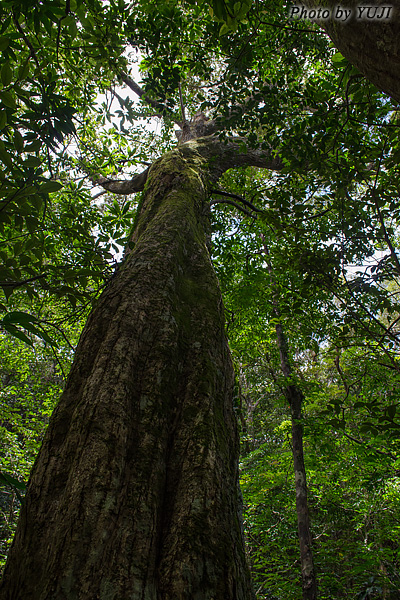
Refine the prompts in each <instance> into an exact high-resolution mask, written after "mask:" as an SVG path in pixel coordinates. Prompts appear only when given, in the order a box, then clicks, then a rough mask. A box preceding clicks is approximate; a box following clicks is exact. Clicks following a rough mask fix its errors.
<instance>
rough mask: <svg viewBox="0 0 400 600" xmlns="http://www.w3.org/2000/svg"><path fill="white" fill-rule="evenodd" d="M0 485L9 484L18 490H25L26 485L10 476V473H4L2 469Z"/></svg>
mask: <svg viewBox="0 0 400 600" xmlns="http://www.w3.org/2000/svg"><path fill="white" fill-rule="evenodd" d="M0 485H11V486H13V487H15V488H17V489H18V490H23V491H25V490H26V485H25V483H24V482H23V481H18V479H15V478H14V477H11V475H9V474H8V473H5V472H4V471H1V472H0Z"/></svg>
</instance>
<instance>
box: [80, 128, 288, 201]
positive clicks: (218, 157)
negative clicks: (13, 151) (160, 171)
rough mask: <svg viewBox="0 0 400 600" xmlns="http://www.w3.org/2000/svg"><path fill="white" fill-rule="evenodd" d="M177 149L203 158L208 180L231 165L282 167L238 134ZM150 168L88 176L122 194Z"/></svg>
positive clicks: (140, 184)
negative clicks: (122, 175) (117, 176)
mask: <svg viewBox="0 0 400 600" xmlns="http://www.w3.org/2000/svg"><path fill="white" fill-rule="evenodd" d="M179 152H180V154H181V156H182V158H187V159H189V158H193V156H195V155H200V156H201V157H203V158H205V159H206V160H207V163H208V175H209V178H210V180H211V182H215V181H217V180H218V179H219V178H220V177H221V175H222V174H223V173H224V172H225V171H227V170H228V169H233V168H235V167H260V168H264V169H270V170H273V171H279V170H280V169H281V168H282V161H281V159H280V157H279V156H278V155H276V154H275V153H274V152H273V151H272V150H263V149H260V148H247V147H246V140H245V139H243V138H239V137H236V138H234V137H232V138H228V139H226V140H224V141H221V140H220V139H219V138H218V137H216V136H215V137H214V136H208V137H205V138H199V139H196V140H189V141H188V142H185V143H184V144H182V145H181V146H180V147H179ZM150 168H151V167H149V168H148V169H146V170H145V171H143V173H140V174H139V175H135V176H134V177H133V178H132V179H130V180H128V181H125V180H124V181H122V180H115V181H114V180H112V179H109V178H108V177H101V176H97V177H92V178H91V180H92V181H93V183H95V184H96V185H100V186H101V187H102V188H104V189H105V190H107V191H108V192H112V193H114V194H123V195H126V194H133V193H134V192H140V191H142V190H143V188H144V184H145V183H146V180H147V176H148V173H149V169H150Z"/></svg>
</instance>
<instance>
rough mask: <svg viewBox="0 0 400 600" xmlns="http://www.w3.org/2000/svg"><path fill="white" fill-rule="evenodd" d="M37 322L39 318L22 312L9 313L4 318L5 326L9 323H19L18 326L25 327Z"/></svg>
mask: <svg viewBox="0 0 400 600" xmlns="http://www.w3.org/2000/svg"><path fill="white" fill-rule="evenodd" d="M35 322H37V318H36V317H34V316H33V315H30V314H29V313H26V312H22V311H17V310H16V311H12V312H9V313H7V314H6V315H5V317H3V324H4V323H5V324H8V323H18V325H22V326H25V325H26V324H27V323H35Z"/></svg>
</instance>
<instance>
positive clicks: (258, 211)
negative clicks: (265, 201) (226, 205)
mask: <svg viewBox="0 0 400 600" xmlns="http://www.w3.org/2000/svg"><path fill="white" fill-rule="evenodd" d="M211 193H212V194H218V195H219V196H226V197H228V198H235V199H236V200H238V201H239V202H241V203H242V204H244V205H245V206H247V208H250V210H252V211H253V212H256V213H262V212H263V211H262V210H261V209H260V208H257V207H256V206H254V204H252V203H251V202H249V201H248V200H245V198H243V197H242V196H239V195H238V194H232V193H230V192H223V191H222V190H211Z"/></svg>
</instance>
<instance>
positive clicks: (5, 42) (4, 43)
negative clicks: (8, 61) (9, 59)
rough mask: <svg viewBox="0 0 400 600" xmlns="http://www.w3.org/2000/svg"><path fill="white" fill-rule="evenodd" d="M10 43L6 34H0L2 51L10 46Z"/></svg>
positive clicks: (0, 49)
mask: <svg viewBox="0 0 400 600" xmlns="http://www.w3.org/2000/svg"><path fill="white" fill-rule="evenodd" d="M9 43H10V40H9V38H7V37H5V36H4V35H2V36H0V52H3V50H5V49H6V48H8V45H9Z"/></svg>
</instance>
